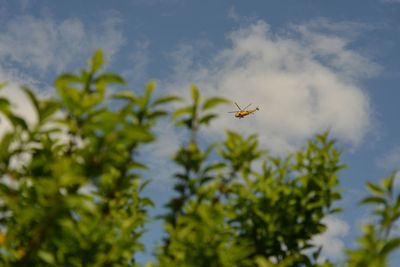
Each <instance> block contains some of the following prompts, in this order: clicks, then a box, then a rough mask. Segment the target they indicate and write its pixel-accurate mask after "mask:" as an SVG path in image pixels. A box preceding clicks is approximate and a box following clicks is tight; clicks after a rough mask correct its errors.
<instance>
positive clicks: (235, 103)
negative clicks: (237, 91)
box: [235, 102, 242, 110]
mask: <svg viewBox="0 0 400 267" xmlns="http://www.w3.org/2000/svg"><path fill="white" fill-rule="evenodd" d="M235 105H236V106H237V107H238V109H239V110H242V109H241V108H240V107H239V105H238V104H237V103H236V102H235Z"/></svg>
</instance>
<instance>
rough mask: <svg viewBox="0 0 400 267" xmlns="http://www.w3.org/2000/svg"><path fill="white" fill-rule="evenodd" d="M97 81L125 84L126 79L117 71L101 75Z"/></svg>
mask: <svg viewBox="0 0 400 267" xmlns="http://www.w3.org/2000/svg"><path fill="white" fill-rule="evenodd" d="M95 82H96V83H105V84H121V85H125V84H126V81H125V80H124V78H122V77H121V76H119V75H118V74H115V73H104V74H102V75H100V76H99V77H97V78H96V80H95Z"/></svg>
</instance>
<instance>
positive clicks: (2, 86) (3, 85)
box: [0, 82, 8, 90]
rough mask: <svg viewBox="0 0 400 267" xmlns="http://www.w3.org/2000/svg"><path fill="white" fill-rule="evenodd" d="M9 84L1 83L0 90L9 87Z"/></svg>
mask: <svg viewBox="0 0 400 267" xmlns="http://www.w3.org/2000/svg"><path fill="white" fill-rule="evenodd" d="M7 84H8V83H7V82H2V83H0V90H1V89H3V88H4V87H6V86H7Z"/></svg>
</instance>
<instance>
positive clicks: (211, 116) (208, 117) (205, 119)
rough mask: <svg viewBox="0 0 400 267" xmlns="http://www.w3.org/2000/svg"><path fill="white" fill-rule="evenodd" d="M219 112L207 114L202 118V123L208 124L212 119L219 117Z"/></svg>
mask: <svg viewBox="0 0 400 267" xmlns="http://www.w3.org/2000/svg"><path fill="white" fill-rule="evenodd" d="M217 117H218V115H217V114H206V115H204V116H203V117H202V118H201V119H200V124H206V125H208V124H209V123H210V121H211V120H213V119H215V118H217Z"/></svg>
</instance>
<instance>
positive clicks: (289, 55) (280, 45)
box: [170, 21, 379, 153]
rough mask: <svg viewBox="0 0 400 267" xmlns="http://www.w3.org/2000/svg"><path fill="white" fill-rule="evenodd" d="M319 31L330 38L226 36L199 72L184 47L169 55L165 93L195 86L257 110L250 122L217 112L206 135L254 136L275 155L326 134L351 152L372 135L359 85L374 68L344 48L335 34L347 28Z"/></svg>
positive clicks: (247, 30)
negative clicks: (171, 73) (172, 61)
mask: <svg viewBox="0 0 400 267" xmlns="http://www.w3.org/2000/svg"><path fill="white" fill-rule="evenodd" d="M324 26H325V28H327V27H328V26H329V29H328V30H329V32H332V33H330V34H325V33H323V31H322V30H323V29H316V26H315V25H313V24H308V25H307V24H306V25H301V26H297V27H294V29H293V27H292V30H291V31H289V32H285V33H283V34H275V33H273V32H272V31H271V30H270V28H269V25H268V24H266V23H265V22H263V21H258V22H256V23H253V24H251V25H249V26H246V27H241V28H239V29H238V30H236V31H233V32H232V33H231V34H229V39H230V41H231V43H232V45H231V46H230V47H228V48H225V49H223V50H221V51H220V52H219V53H218V54H217V55H216V56H215V58H213V59H212V60H210V61H211V62H210V63H209V64H203V65H202V66H200V67H199V66H196V64H195V63H196V62H195V60H193V56H192V58H191V57H190V51H191V49H192V50H195V49H193V48H190V45H186V48H185V49H181V50H180V52H177V53H175V55H176V59H177V60H176V61H177V62H178V64H177V65H176V66H175V74H176V77H175V81H174V82H172V84H171V85H170V87H171V88H178V90H181V91H183V90H185V91H187V89H188V88H189V85H190V84H191V83H195V84H197V85H198V86H199V87H200V89H201V90H202V92H203V94H207V95H208V96H209V95H220V96H225V97H227V98H229V99H231V100H232V101H236V102H238V103H239V104H241V105H242V106H245V105H247V104H248V103H253V106H259V107H260V111H259V112H258V113H257V114H256V115H254V116H251V117H249V118H246V119H242V120H237V119H235V118H233V117H232V116H229V115H228V114H227V113H226V111H228V110H230V109H234V108H235V107H234V106H233V105H232V107H231V108H229V107H224V108H221V109H219V111H221V113H220V118H219V119H218V120H217V123H214V126H213V127H212V128H211V130H209V131H208V133H218V134H221V133H223V132H224V131H225V130H226V129H233V130H235V131H238V132H240V133H243V134H250V133H258V134H259V135H260V139H261V141H262V143H263V144H265V145H267V147H268V148H269V149H270V150H271V151H272V152H277V153H284V152H286V151H288V150H292V149H293V148H295V147H297V146H298V145H300V144H304V141H305V140H306V139H308V138H310V137H311V136H312V135H314V134H315V133H318V132H322V131H325V130H326V129H330V131H331V133H332V134H333V135H334V137H335V138H338V139H339V140H340V141H343V142H346V143H348V144H351V145H357V144H359V143H360V142H361V141H362V139H363V137H364V136H365V135H366V133H367V132H368V131H369V130H370V127H371V112H372V111H371V107H370V104H369V99H368V96H367V95H366V93H365V92H363V90H362V88H361V87H360V85H359V84H360V81H361V80H362V79H363V78H366V77H370V76H372V75H375V74H376V73H377V72H378V71H379V68H378V67H377V66H376V65H375V64H373V63H371V62H370V61H369V60H368V59H367V58H365V57H363V56H362V55H360V54H358V53H357V52H355V51H353V50H351V49H350V48H348V44H349V42H350V41H351V38H350V37H351V35H350V34H346V35H345V36H343V35H341V34H339V33H337V34H334V32H335V31H337V29H338V28H339V29H342V32H344V30H343V29H346V31H345V32H346V33H349V28H351V27H350V26H349V25H345V26H346V27H344V24H343V25H339V26H337V25H336V26H335V25H334V24H329V23H327V22H326V23H325V25H324ZM321 31H322V32H321ZM181 47H182V46H181ZM183 47H185V46H183ZM180 94H182V93H180Z"/></svg>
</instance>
